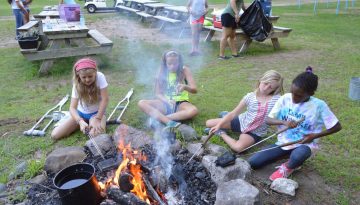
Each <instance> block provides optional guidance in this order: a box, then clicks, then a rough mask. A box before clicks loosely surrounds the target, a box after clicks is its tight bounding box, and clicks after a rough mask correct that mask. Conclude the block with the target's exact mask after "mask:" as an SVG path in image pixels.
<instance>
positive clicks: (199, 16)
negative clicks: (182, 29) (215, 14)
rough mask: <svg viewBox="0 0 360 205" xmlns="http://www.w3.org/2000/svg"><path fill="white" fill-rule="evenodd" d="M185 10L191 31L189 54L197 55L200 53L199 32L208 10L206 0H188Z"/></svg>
mask: <svg viewBox="0 0 360 205" xmlns="http://www.w3.org/2000/svg"><path fill="white" fill-rule="evenodd" d="M187 10H188V12H189V14H190V26H191V33H192V48H191V52H190V56H197V55H200V51H199V41H200V32H201V29H202V26H203V24H204V20H205V15H206V13H207V12H208V2H207V0H189V2H188V4H187Z"/></svg>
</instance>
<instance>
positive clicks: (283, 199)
mask: <svg viewBox="0 0 360 205" xmlns="http://www.w3.org/2000/svg"><path fill="white" fill-rule="evenodd" d="M283 162H285V160H283V161H278V162H275V163H272V164H270V165H268V166H265V167H264V168H262V169H258V170H256V171H253V172H252V177H251V179H250V182H251V184H253V185H254V186H256V187H257V188H258V189H259V191H260V196H261V200H262V202H263V204H274V205H275V204H287V205H290V204H291V205H307V204H336V203H335V202H336V198H337V197H338V196H339V194H341V193H342V192H343V189H342V188H341V187H337V186H334V185H329V184H326V183H325V181H324V180H323V179H322V177H321V176H320V175H319V174H318V173H317V171H316V170H314V169H312V168H310V167H308V166H307V165H306V164H305V165H304V166H303V167H302V168H301V169H300V170H298V171H295V172H294V173H293V174H292V175H291V176H290V178H291V179H293V180H295V181H296V182H298V183H299V188H298V189H297V190H296V196H295V197H292V196H287V195H285V194H279V193H277V192H275V191H273V190H271V189H270V184H271V181H270V180H269V179H268V178H269V176H270V175H271V174H272V173H273V172H274V171H276V169H275V167H276V166H279V165H280V164H281V163H283Z"/></svg>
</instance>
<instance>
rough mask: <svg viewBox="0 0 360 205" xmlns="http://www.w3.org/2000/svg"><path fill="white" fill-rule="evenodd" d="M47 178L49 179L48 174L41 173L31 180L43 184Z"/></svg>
mask: <svg viewBox="0 0 360 205" xmlns="http://www.w3.org/2000/svg"><path fill="white" fill-rule="evenodd" d="M46 180H47V175H45V174H40V175H37V176H36V177H34V178H32V179H30V180H29V182H30V183H33V184H42V183H43V182H45V181H46Z"/></svg>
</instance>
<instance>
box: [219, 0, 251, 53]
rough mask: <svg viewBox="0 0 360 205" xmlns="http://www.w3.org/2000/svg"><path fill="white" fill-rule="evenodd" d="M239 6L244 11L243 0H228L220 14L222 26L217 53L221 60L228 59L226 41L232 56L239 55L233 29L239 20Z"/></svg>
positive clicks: (234, 29)
mask: <svg viewBox="0 0 360 205" xmlns="http://www.w3.org/2000/svg"><path fill="white" fill-rule="evenodd" d="M241 8H242V9H243V10H244V11H245V5H244V0H229V3H228V4H227V6H226V7H225V9H224V11H223V13H222V14H221V25H222V27H223V28H222V29H223V32H222V36H221V40H220V54H219V59H221V60H227V59H230V57H229V56H225V47H226V44H227V43H228V44H229V47H230V49H231V54H232V57H234V58H236V57H239V54H238V53H237V49H236V47H235V37H236V36H235V31H236V28H237V25H238V23H239V22H240V15H239V12H240V9H241Z"/></svg>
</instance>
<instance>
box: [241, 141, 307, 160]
mask: <svg viewBox="0 0 360 205" xmlns="http://www.w3.org/2000/svg"><path fill="white" fill-rule="evenodd" d="M303 140H304V138H301V139H299V140H295V141H292V142H287V143H284V144H281V145H278V146H275V147H270V148H267V149H263V150H259V151H256V152H252V153H248V154H245V155H252V154H256V153H259V152H265V151H269V150H272V149H276V148H279V147H285V146H289V145H293V144H296V143H299V142H301V141H303ZM236 156H239V154H237V155H236Z"/></svg>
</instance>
